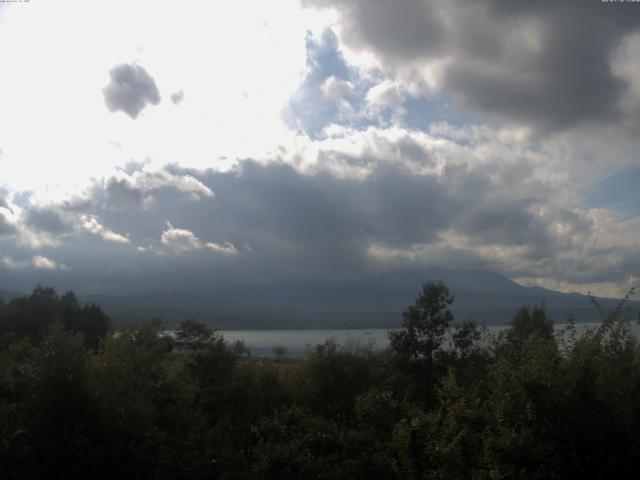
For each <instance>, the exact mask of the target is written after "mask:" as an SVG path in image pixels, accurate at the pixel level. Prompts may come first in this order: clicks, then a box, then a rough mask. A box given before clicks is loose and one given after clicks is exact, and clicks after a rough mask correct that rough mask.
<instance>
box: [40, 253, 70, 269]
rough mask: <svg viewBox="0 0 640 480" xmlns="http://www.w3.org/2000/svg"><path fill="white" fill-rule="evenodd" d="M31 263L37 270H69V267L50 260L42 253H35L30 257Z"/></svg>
mask: <svg viewBox="0 0 640 480" xmlns="http://www.w3.org/2000/svg"><path fill="white" fill-rule="evenodd" d="M31 263H32V265H33V266H34V267H35V268H37V269H39V270H70V268H69V267H67V266H66V265H63V264H61V263H58V262H56V261H54V260H51V259H49V258H47V257H44V256H42V255H36V256H35V257H33V258H32V259H31Z"/></svg>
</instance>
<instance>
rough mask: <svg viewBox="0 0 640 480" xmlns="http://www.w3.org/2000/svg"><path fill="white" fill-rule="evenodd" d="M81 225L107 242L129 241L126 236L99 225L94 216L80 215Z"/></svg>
mask: <svg viewBox="0 0 640 480" xmlns="http://www.w3.org/2000/svg"><path fill="white" fill-rule="evenodd" d="M82 227H83V228H84V229H85V230H86V231H88V232H89V233H92V234H94V235H97V236H99V237H100V238H102V239H103V240H105V241H107V242H113V243H129V239H128V238H127V237H125V236H124V235H121V234H119V233H116V232H114V231H112V230H109V229H108V228H105V226H104V225H101V224H100V222H98V220H97V219H96V218H95V217H89V216H86V215H84V216H83V217H82Z"/></svg>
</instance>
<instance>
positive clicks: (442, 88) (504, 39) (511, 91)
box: [303, 0, 640, 132]
mask: <svg viewBox="0 0 640 480" xmlns="http://www.w3.org/2000/svg"><path fill="white" fill-rule="evenodd" d="M303 3H304V4H305V5H307V6H313V7H318V8H333V9H335V10H336V11H337V12H339V31H340V39H341V41H342V42H343V43H344V44H345V45H346V46H348V47H349V48H351V49H353V50H356V51H361V52H369V53H372V54H373V55H375V56H376V58H377V59H378V61H379V65H380V67H381V68H383V69H385V70H387V71H388V72H394V73H395V74H397V75H398V76H400V77H401V78H402V79H403V81H404V82H405V83H406V84H407V85H413V86H414V88H422V89H423V91H424V92H425V93H424V95H429V94H430V93H433V92H436V93H444V94H446V95H449V96H451V97H453V98H454V99H455V101H456V103H457V105H458V106H460V107H462V108H466V109H471V110H473V111H477V112H481V113H484V114H487V115H489V116H491V117H493V118H495V119H497V120H498V121H499V122H506V121H510V120H517V121H520V122H522V123H524V124H528V125H532V126H535V127H536V128H537V129H539V130H541V131H546V132H549V131H557V130H562V129H568V128H572V127H575V126H577V125H581V124H587V123H591V124H593V123H595V124H601V125H608V124H609V123H610V122H611V121H622V120H624V119H625V118H627V115H628V114H629V113H628V112H626V111H625V105H627V101H628V99H629V97H630V96H632V95H633V88H634V86H633V84H632V81H631V80H630V79H629V76H628V75H627V76H625V75H624V74H623V75H620V74H619V72H616V71H614V69H613V68H612V64H613V63H614V61H615V54H616V52H617V49H618V48H619V47H621V45H624V44H625V42H626V41H627V39H629V38H630V36H631V35H633V34H634V33H636V34H637V32H638V29H639V27H640V9H638V8H635V5H633V4H628V5H612V4H607V3H603V2H590V3H588V4H587V5H584V4H583V3H577V2H553V1H543V2H519V3H518V4H517V5H515V4H514V3H513V2H511V4H510V5H505V4H504V2H496V1H493V0H484V1H478V2H471V3H469V2H462V1H453V2H447V3H446V4H443V3H442V2H436V1H433V0H427V1H422V0H421V1H410V2H404V1H402V2H401V1H395V2H393V1H392V2H389V1H385V0H373V1H369V0H367V1H364V0H344V1H337V0H305V2H303ZM578 17H579V21H578ZM634 48H635V47H634ZM630 51H631V50H630ZM622 73H624V72H622ZM627 73H628V72H627ZM420 85H422V87H420ZM636 95H637V94H636ZM636 100H637V96H636Z"/></svg>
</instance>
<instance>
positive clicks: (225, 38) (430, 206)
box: [0, 0, 640, 296]
mask: <svg viewBox="0 0 640 480" xmlns="http://www.w3.org/2000/svg"><path fill="white" fill-rule="evenodd" d="M639 133H640V3H637V2H626V3H608V2H601V1H600V0H587V1H584V0H581V1H570V0H569V1H562V2H558V1H557V0H556V1H553V2H552V1H542V0H541V1H532V2H500V1H493V0H478V1H474V2H465V1H461V0H452V1H450V2H438V1H435V0H434V1H430V0H422V1H417V0H402V1H400V0H395V1H390V0H366V1H365V0H301V1H298V0H279V1H278V2H264V1H257V0H256V1H248V0H246V1H245V0H236V1H234V2H205V1H196V0H185V1H183V2H179V3H176V2H162V1H153V2H151V1H136V2H98V1H86V0H84V1H79V0H65V1H64V2H50V1H45V0H30V1H23V2H15V3H0V288H4V289H23V290H25V289H26V290H28V289H30V288H32V287H33V286H34V285H35V284H37V283H41V284H47V285H53V286H56V287H57V288H60V289H73V290H75V291H78V292H82V293H127V292H142V291H147V290H171V289H200V290H202V289H206V288H212V287H214V286H215V285H217V284H234V285H239V286H242V285H256V284H260V283H264V282H274V281H314V280H322V281H331V280H338V279H345V278H352V277H357V276H359V275H364V274H368V273H372V272H401V271H403V270H413V271H415V270H419V269H423V268H429V267H439V268H451V269H474V270H491V271H495V272H498V273H500V274H503V275H505V276H507V277H508V278H510V279H512V280H514V281H516V282H518V283H520V284H522V285H527V286H532V285H537V286H543V287H546V288H550V289H554V290H559V291H565V292H574V291H575V292H580V293H586V292H588V291H591V292H593V293H595V294H598V295H603V296H620V295H623V294H624V293H625V292H626V290H627V289H628V288H629V287H631V286H632V285H636V284H638V280H639V278H640V277H639V276H640V140H639V138H640V137H639V135H638V134H639Z"/></svg>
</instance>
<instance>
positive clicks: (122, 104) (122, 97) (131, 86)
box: [102, 63, 160, 119]
mask: <svg viewBox="0 0 640 480" xmlns="http://www.w3.org/2000/svg"><path fill="white" fill-rule="evenodd" d="M109 76H110V77H111V81H110V82H109V84H108V85H107V86H106V87H105V88H103V89H102V93H103V94H104V101H105V103H106V105H107V108H108V109H109V111H111V112H117V111H121V112H124V113H126V114H127V115H129V117H131V118H134V119H135V118H137V116H138V115H139V114H140V112H141V111H142V110H144V108H145V107H146V106H147V105H157V104H159V103H160V93H159V92H158V87H157V86H156V82H155V80H154V79H153V78H152V77H151V75H149V74H148V73H147V71H146V70H145V69H144V68H142V67H141V66H140V65H129V64H126V63H123V64H121V65H117V66H115V67H113V68H112V69H111V71H110V72H109Z"/></svg>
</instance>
